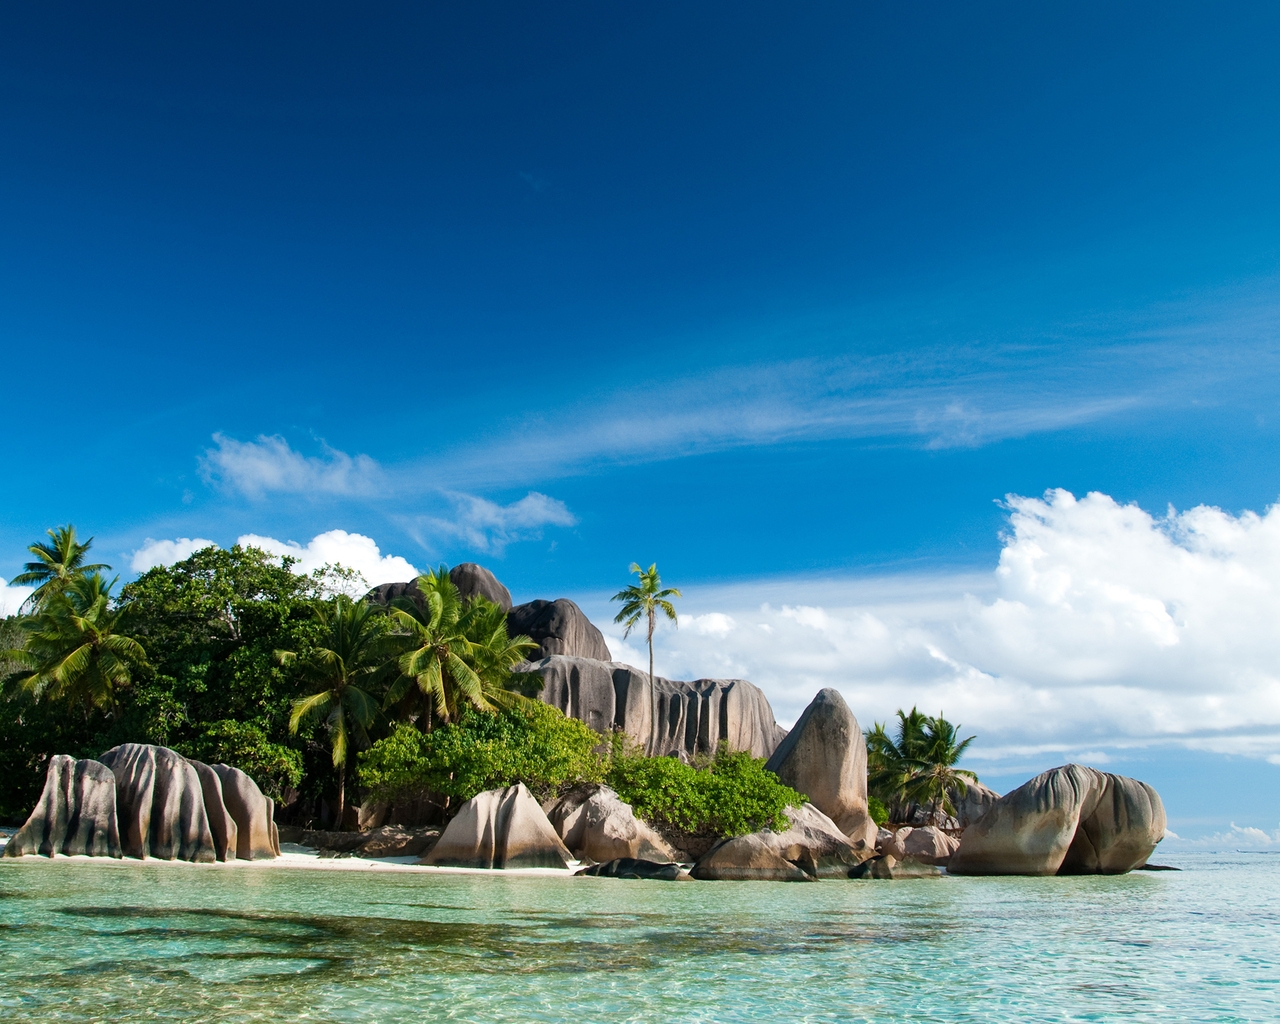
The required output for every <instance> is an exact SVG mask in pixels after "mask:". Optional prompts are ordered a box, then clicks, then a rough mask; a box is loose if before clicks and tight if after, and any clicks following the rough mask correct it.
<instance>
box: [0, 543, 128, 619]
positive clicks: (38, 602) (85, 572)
mask: <svg viewBox="0 0 1280 1024" xmlns="http://www.w3.org/2000/svg"><path fill="white" fill-rule="evenodd" d="M45 532H46V533H48V535H49V539H48V540H47V541H37V542H36V543H34V544H32V545H30V546H29V547H28V548H27V550H28V551H29V552H31V554H33V555H35V556H36V557H35V561H33V562H28V563H27V564H26V565H25V566H23V571H22V572H20V573H18V575H17V576H15V577H14V578H13V579H12V580H10V581H9V583H10V584H11V585H14V586H23V587H27V586H33V585H34V586H35V588H36V589H35V591H34V592H33V593H32V594H31V596H30V597H29V598H27V600H26V601H25V602H23V606H24V609H30V608H41V607H43V605H44V603H45V601H47V600H48V599H49V598H50V597H52V596H53V595H54V594H56V593H58V592H59V591H61V590H63V589H64V588H65V587H66V586H67V585H68V584H70V583H71V581H72V580H74V579H77V578H78V577H81V576H90V575H92V574H93V573H98V572H106V571H107V570H109V569H110V568H111V566H109V565H103V564H101V563H96V564H93V565H90V564H88V563H86V562H85V560H84V556H85V555H86V554H88V552H89V548H90V547H91V546H92V545H93V538H92V537H90V538H89V539H88V540H87V541H85V542H84V543H83V544H81V543H80V542H79V541H77V540H76V528H75V527H74V526H72V525H71V524H70V523H68V524H67V525H66V526H59V527H58V528H57V529H55V530H47V531H45Z"/></svg>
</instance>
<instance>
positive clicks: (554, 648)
mask: <svg viewBox="0 0 1280 1024" xmlns="http://www.w3.org/2000/svg"><path fill="white" fill-rule="evenodd" d="M507 632H508V633H510V634H511V635H512V636H520V635H521V634H523V635H524V636H527V637H528V638H529V639H530V640H532V641H533V642H534V643H536V644H537V645H538V653H536V654H535V655H534V657H536V658H549V657H550V656H551V655H553V654H564V655H568V656H569V657H571V658H591V659H592V660H594V661H608V660H609V659H610V658H612V657H613V655H611V654H610V653H609V646H608V644H606V643H605V642H604V634H603V633H601V632H600V630H598V629H596V627H595V626H594V625H593V624H592V622H591V620H590V619H588V618H587V616H586V615H585V614H584V613H583V611H582V609H581V608H579V607H578V606H577V605H576V604H574V603H573V602H572V601H570V600H569V599H568V598H567V597H559V598H556V600H554V601H530V602H529V603H528V604H519V605H516V606H515V607H514V608H512V609H511V611H510V612H508V613H507ZM531 660H533V659H531Z"/></svg>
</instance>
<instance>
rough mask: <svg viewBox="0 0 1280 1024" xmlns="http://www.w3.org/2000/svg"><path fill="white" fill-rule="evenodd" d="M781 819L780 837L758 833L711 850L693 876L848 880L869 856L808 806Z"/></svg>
mask: <svg viewBox="0 0 1280 1024" xmlns="http://www.w3.org/2000/svg"><path fill="white" fill-rule="evenodd" d="M786 815H787V819H788V821H789V822H790V827H789V828H788V829H787V830H786V831H784V832H774V831H771V830H769V829H764V830H762V831H760V832H753V833H751V834H750V835H746V836H739V837H738V838H736V839H729V840H727V841H725V842H723V843H720V844H718V845H716V846H715V847H713V848H712V849H711V850H710V851H709V852H708V853H707V854H705V855H704V856H703V857H702V858H700V859H699V861H698V863H697V864H696V865H695V867H694V869H693V877H694V878H703V879H746V878H755V879H772V880H774V881H800V880H801V879H798V878H796V876H795V875H794V873H793V871H792V870H791V869H794V870H795V871H799V872H800V873H801V874H803V875H804V876H805V878H808V879H818V878H850V877H853V874H854V872H855V869H857V868H858V866H859V865H861V864H862V862H863V861H865V860H867V859H868V858H870V857H872V856H874V855H875V849H874V847H873V846H872V845H871V844H868V843H867V842H866V841H865V840H863V839H859V840H856V841H855V840H852V839H850V838H849V837H848V836H846V835H845V834H844V833H843V832H841V831H840V829H838V828H837V827H836V825H835V822H833V821H832V820H831V819H830V818H828V817H827V816H826V815H825V814H823V813H822V812H821V811H820V810H818V808H816V807H814V806H813V804H804V805H803V806H802V807H788V808H787V810H786ZM766 851H767V853H768V856H765V852H766ZM783 864H786V865H787V867H786V868H784V867H783V866H782V865H783Z"/></svg>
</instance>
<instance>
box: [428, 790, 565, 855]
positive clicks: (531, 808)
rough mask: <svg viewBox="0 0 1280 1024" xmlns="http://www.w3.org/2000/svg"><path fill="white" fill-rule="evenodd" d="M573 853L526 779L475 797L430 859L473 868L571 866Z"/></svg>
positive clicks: (438, 844) (464, 808) (432, 851)
mask: <svg viewBox="0 0 1280 1024" xmlns="http://www.w3.org/2000/svg"><path fill="white" fill-rule="evenodd" d="M571 859H572V856H571V854H570V853H569V850H568V849H567V848H566V847H565V845H564V843H563V842H561V840H560V836H559V835H557V833H556V830H555V828H554V827H553V826H552V824H551V822H550V821H548V820H547V816H546V815H545V814H544V813H543V811H542V808H541V807H539V806H538V801H537V800H535V799H534V798H533V794H532V793H530V792H529V790H528V789H526V788H525V786H524V784H523V783H520V784H518V785H515V786H508V787H507V788H506V789H490V790H487V791H486V792H484V793H479V794H477V795H476V796H474V797H472V798H471V799H470V800H468V801H467V802H466V803H465V804H463V805H462V807H461V808H459V810H458V814H457V817H455V818H454V819H453V821H451V822H449V826H448V828H446V829H445V830H444V834H443V835H442V836H441V837H440V839H439V841H438V842H437V843H436V845H435V846H434V847H432V849H431V852H430V853H429V854H427V856H426V858H424V863H427V864H435V865H438V866H441V867H467V868H567V867H568V866H569V861H570V860H571Z"/></svg>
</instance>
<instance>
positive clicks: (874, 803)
mask: <svg viewBox="0 0 1280 1024" xmlns="http://www.w3.org/2000/svg"><path fill="white" fill-rule="evenodd" d="M867 812H868V813H869V814H870V815H871V820H872V821H874V822H875V823H876V824H877V825H879V826H880V827H881V828H884V824H885V822H887V821H888V820H889V809H888V808H887V807H885V805H884V804H883V803H881V801H880V799H879V798H878V797H874V796H868V797H867Z"/></svg>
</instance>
